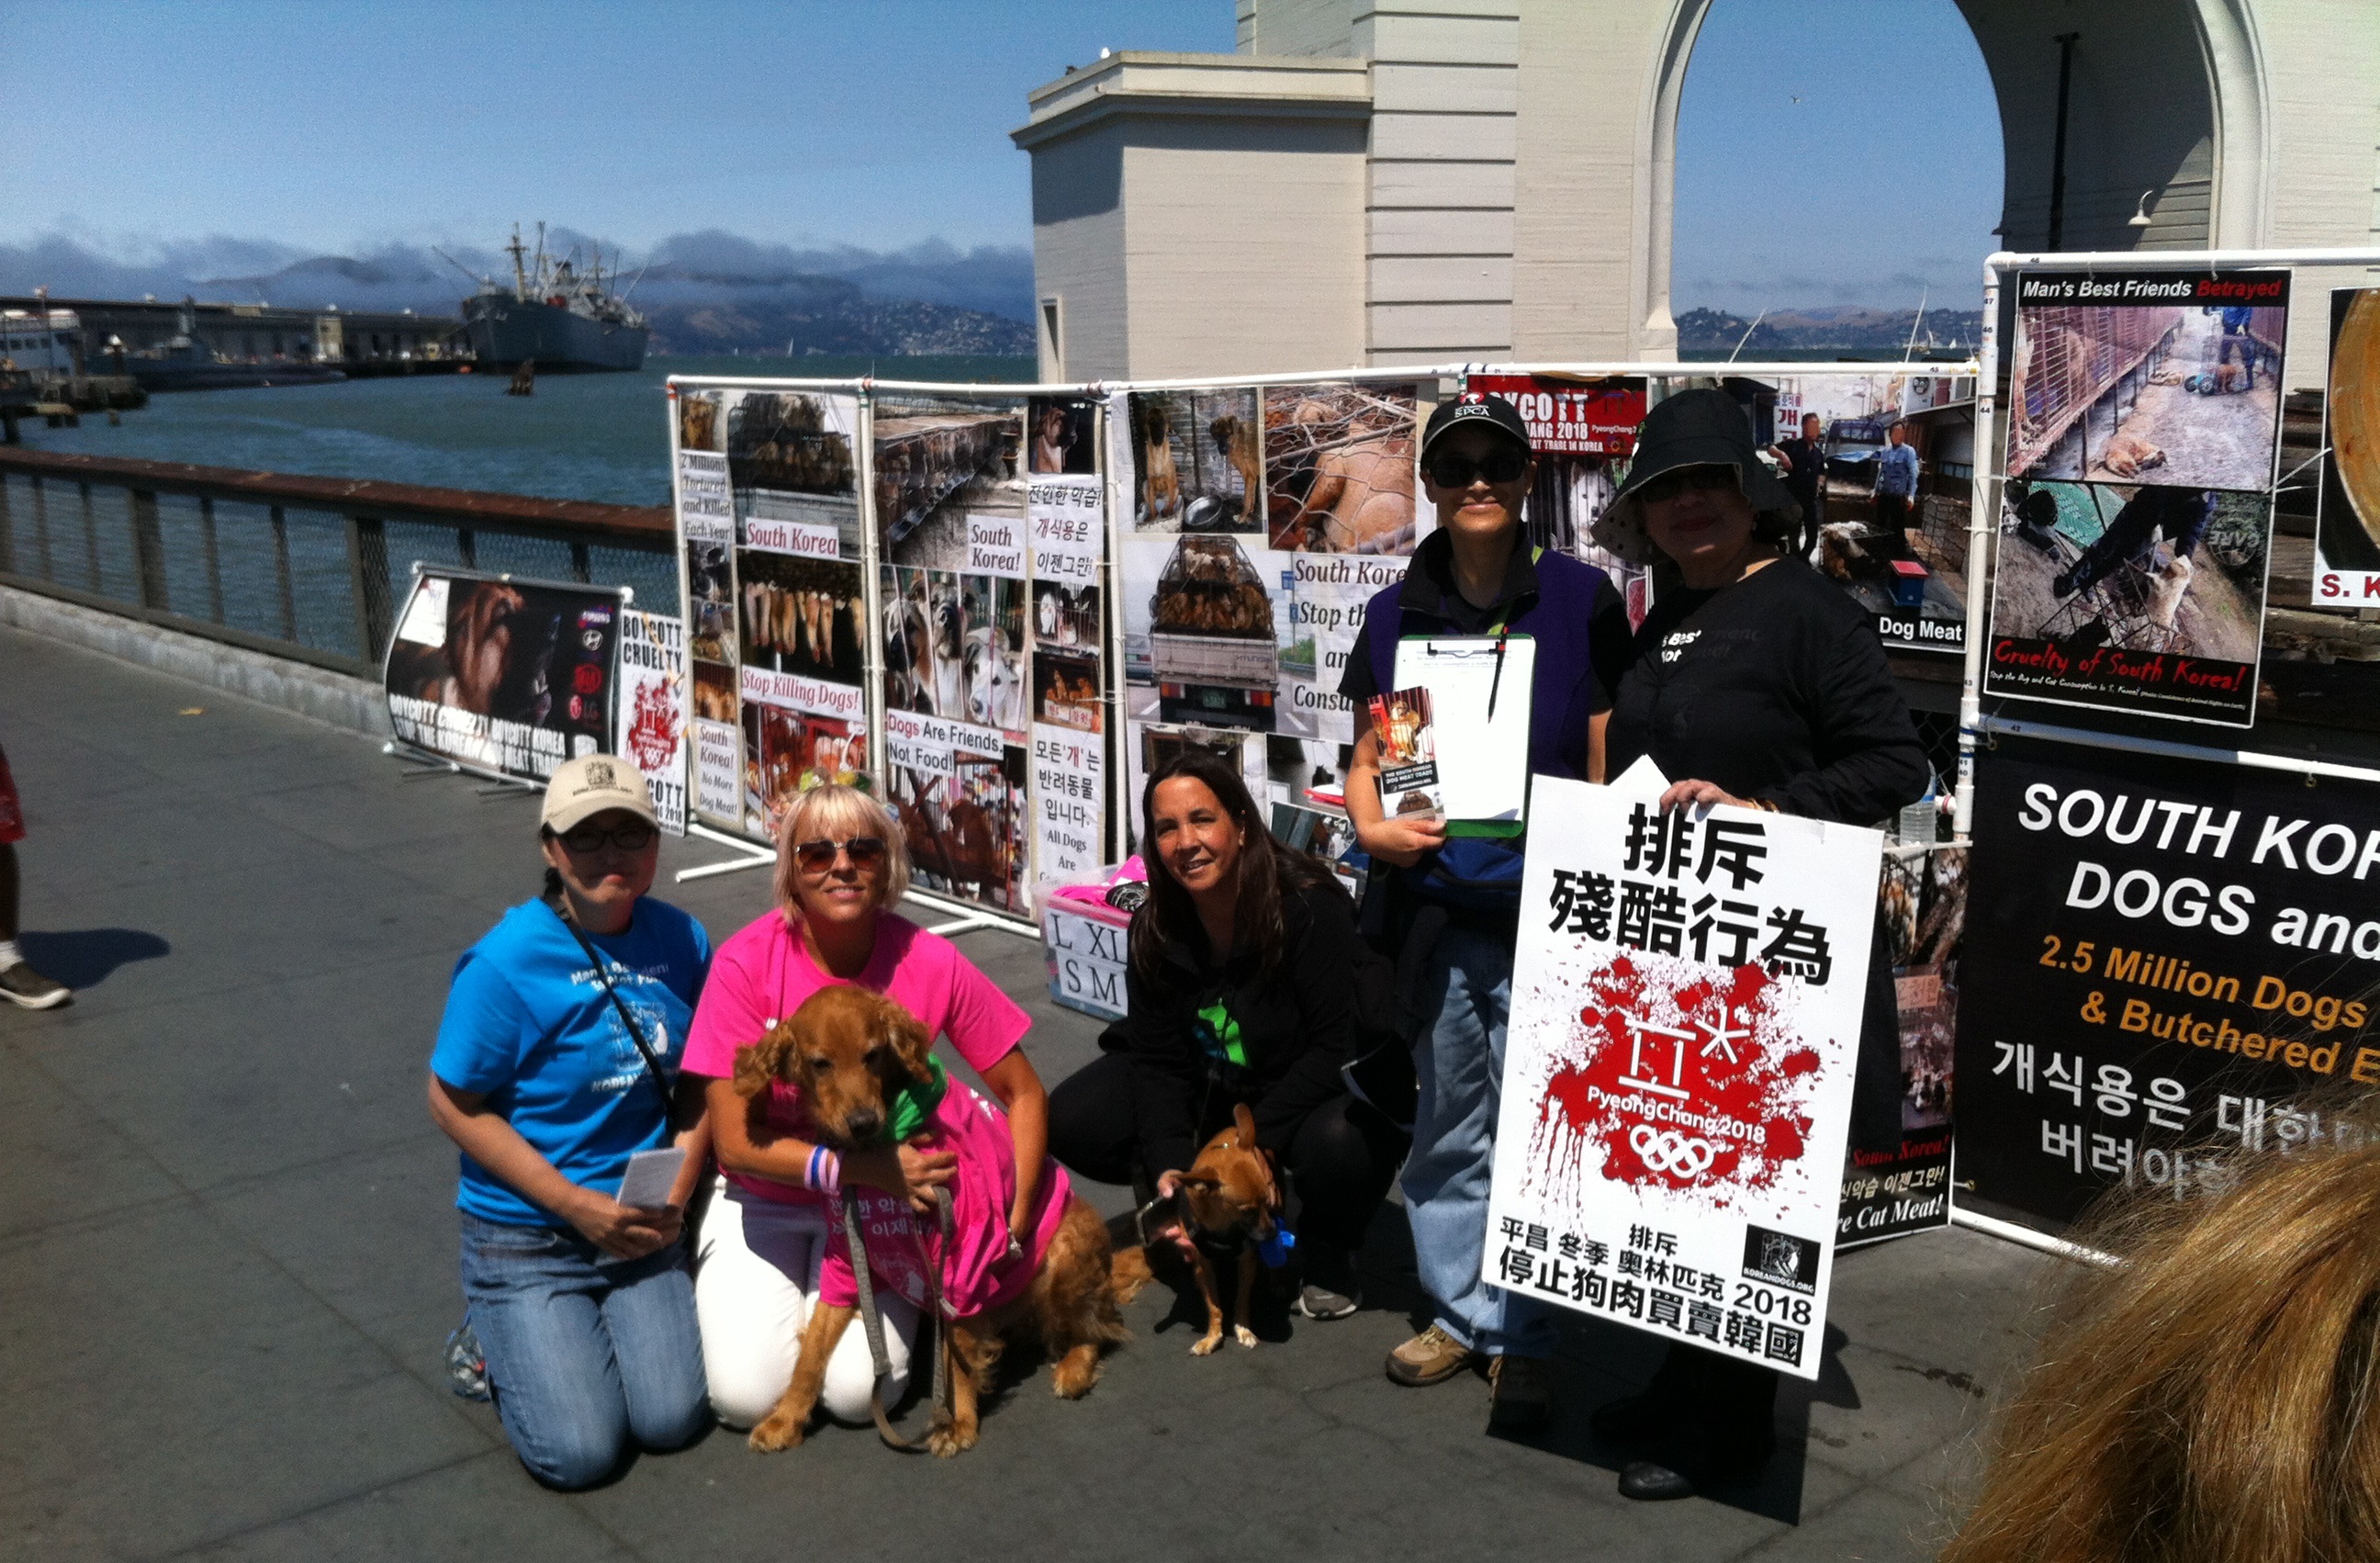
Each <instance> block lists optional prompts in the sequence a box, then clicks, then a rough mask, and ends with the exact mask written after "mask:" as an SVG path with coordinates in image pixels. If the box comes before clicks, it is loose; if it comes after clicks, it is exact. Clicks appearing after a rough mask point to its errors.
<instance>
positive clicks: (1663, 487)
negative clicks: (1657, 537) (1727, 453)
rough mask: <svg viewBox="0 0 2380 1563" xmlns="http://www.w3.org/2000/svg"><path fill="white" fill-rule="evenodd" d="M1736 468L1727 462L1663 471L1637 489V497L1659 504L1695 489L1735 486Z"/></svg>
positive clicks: (1648, 502) (1651, 503) (1647, 502)
mask: <svg viewBox="0 0 2380 1563" xmlns="http://www.w3.org/2000/svg"><path fill="white" fill-rule="evenodd" d="M1736 482H1737V479H1736V475H1735V469H1734V468H1732V467H1730V466H1727V465H1725V464H1723V463H1722V464H1710V465H1705V466H1699V467H1680V468H1676V469H1674V470H1670V471H1667V472H1664V473H1662V474H1661V475H1660V476H1659V477H1658V478H1655V479H1654V480H1653V481H1652V482H1648V483H1646V484H1645V486H1644V487H1643V488H1640V489H1638V490H1637V491H1636V497H1637V498H1638V499H1640V500H1642V501H1643V502H1644V503H1645V504H1647V505H1658V504H1660V503H1661V501H1663V500H1665V499H1675V498H1677V497H1678V495H1682V494H1686V493H1689V492H1692V491H1694V490H1706V489H1720V488H1733V487H1735V486H1736Z"/></svg>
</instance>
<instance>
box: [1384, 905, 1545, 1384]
mask: <svg viewBox="0 0 2380 1563" xmlns="http://www.w3.org/2000/svg"><path fill="white" fill-rule="evenodd" d="M1422 1001H1423V1004H1424V1006H1425V1009H1426V1012H1429V1011H1434V1012H1435V1013H1436V1015H1437V1019H1436V1020H1434V1021H1432V1022H1431V1025H1430V1029H1429V1031H1428V1032H1427V1034H1425V1035H1424V1036H1423V1037H1422V1038H1421V1042H1420V1045H1419V1047H1418V1049H1417V1050H1416V1051H1415V1056H1414V1066H1415V1074H1416V1075H1417V1076H1418V1077H1419V1081H1420V1086H1421V1096H1420V1101H1419V1102H1418V1104H1417V1105H1415V1110H1414V1144H1413V1154H1412V1155H1411V1156H1410V1157H1409V1158H1407V1160H1406V1162H1405V1170H1404V1176H1403V1179H1402V1180H1401V1185H1400V1186H1401V1187H1402V1188H1403V1190H1404V1195H1405V1220H1406V1221H1407V1222H1408V1223H1409V1224H1410V1225H1411V1226H1412V1227H1413V1240H1414V1263H1415V1266H1416V1267H1417V1268H1418V1269H1419V1271H1420V1272H1421V1284H1422V1287H1423V1288H1424V1289H1426V1290H1427V1292H1428V1293H1429V1295H1430V1296H1431V1297H1432V1298H1433V1299H1434V1300H1436V1301H1437V1303H1438V1312H1437V1322H1438V1325H1439V1328H1441V1329H1443V1330H1445V1331H1446V1333H1447V1334H1449V1335H1451V1336H1452V1337H1454V1338H1455V1339H1457V1340H1459V1341H1461V1342H1463V1344H1464V1345H1465V1346H1468V1347H1470V1348H1471V1349H1473V1350H1475V1351H1484V1352H1486V1353H1488V1355H1489V1356H1503V1355H1505V1354H1507V1353H1510V1354H1511V1355H1512V1356H1516V1357H1548V1356H1551V1355H1552V1354H1553V1349H1554V1324H1553V1317H1552V1314H1551V1313H1549V1312H1548V1305H1547V1304H1545V1303H1542V1302H1538V1301H1536V1300H1534V1299H1531V1298H1526V1297H1520V1296H1516V1295H1514V1294H1513V1293H1512V1292H1508V1291H1506V1290H1505V1289H1504V1288H1501V1287H1492V1286H1489V1285H1488V1284H1486V1283H1485V1282H1483V1281H1482V1280H1481V1279H1480V1278H1479V1273H1480V1268H1481V1263H1482V1260H1483V1259H1484V1257H1485V1254H1486V1252H1487V1247H1488V1180H1489V1174H1490V1173H1491V1171H1492V1170H1493V1167H1494V1163H1495V1157H1496V1113H1497V1107H1498V1104H1499V1102H1500V1098H1501V1095H1502V1085H1503V1079H1504V1026H1505V1021H1506V1020H1508V1019H1509V1018H1510V1015H1511V1012H1512V944H1511V942H1510V941H1509V940H1504V939H1499V938H1496V937H1494V936H1492V935H1490V934H1481V933H1476V932H1474V931H1473V930H1471V929H1468V928H1456V927H1450V928H1448V929H1446V930H1445V931H1444V932H1443V933H1442V934H1439V940H1438V946H1437V947H1436V948H1435V949H1433V950H1432V951H1431V952H1430V957H1429V961H1428V964H1427V968H1426V969H1425V971H1424V973H1423V978H1422Z"/></svg>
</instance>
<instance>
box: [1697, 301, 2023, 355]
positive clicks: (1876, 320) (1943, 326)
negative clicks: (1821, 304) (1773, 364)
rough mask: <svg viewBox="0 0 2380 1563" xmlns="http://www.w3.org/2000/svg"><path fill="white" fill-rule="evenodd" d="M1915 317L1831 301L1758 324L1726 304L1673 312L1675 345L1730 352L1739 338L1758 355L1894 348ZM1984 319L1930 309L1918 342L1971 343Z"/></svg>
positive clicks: (1903, 341) (1777, 313)
mask: <svg viewBox="0 0 2380 1563" xmlns="http://www.w3.org/2000/svg"><path fill="white" fill-rule="evenodd" d="M1916 318H1917V311H1914V310H1871V309H1864V308H1862V307H1860V306H1858V305H1833V306H1828V307H1827V308H1823V309H1808V310H1771V311H1768V312H1767V314H1766V315H1763V316H1761V317H1759V321H1760V324H1758V325H1757V326H1755V325H1753V323H1752V322H1751V321H1749V320H1746V319H1744V318H1743V316H1742V315H1733V314H1729V313H1728V312H1727V311H1724V310H1688V311H1686V312H1685V313H1684V314H1682V315H1680V316H1678V317H1677V321H1678V350H1679V351H1680V352H1682V353H1697V352H1709V351H1712V350H1714V349H1716V350H1718V351H1721V352H1732V351H1733V350H1734V349H1735V346H1736V344H1737V343H1738V342H1739V341H1741V342H1742V343H1743V356H1744V357H1745V358H1757V357H1759V356H1760V353H1761V352H1762V350H1764V349H1767V350H1769V351H1777V350H1780V349H1786V348H1792V349H1799V350H1803V351H1809V350H1813V349H1825V348H1840V349H1841V350H1842V351H1845V352H1852V351H1859V352H1867V353H1873V352H1876V351H1879V350H1883V349H1890V350H1891V351H1892V352H1894V353H1895V354H1897V353H1899V351H1900V348H1903V347H1904V346H1906V345H1907V344H1908V341H1909V328H1910V326H1911V325H1912V324H1913V323H1914V322H1915V320H1916ZM1983 320H1984V316H1983V311H1981V310H1928V311H1925V325H1924V327H1923V328H1922V329H1921V330H1920V331H1919V333H1918V339H1917V345H1918V346H1919V347H1920V348H1924V347H1925V345H1926V341H1927V339H1928V338H1929V337H1930V338H1931V339H1932V341H1933V343H1934V345H1935V346H1937V347H1949V346H1950V345H1951V344H1953V343H1956V344H1958V345H1960V346H1961V347H1967V348H1972V347H1973V346H1974V344H1975V340H1976V338H1977V337H1978V336H1981V335H1982V332H1983ZM1747 328H1749V329H1750V330H1751V333H1752V335H1751V336H1749V337H1748V338H1747V337H1746V336H1744V332H1745V330H1746V329H1747Z"/></svg>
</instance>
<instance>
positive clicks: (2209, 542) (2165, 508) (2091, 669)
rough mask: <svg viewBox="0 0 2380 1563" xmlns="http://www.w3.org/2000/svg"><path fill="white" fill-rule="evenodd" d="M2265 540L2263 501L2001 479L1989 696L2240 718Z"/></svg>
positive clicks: (2146, 487)
mask: <svg viewBox="0 0 2380 1563" xmlns="http://www.w3.org/2000/svg"><path fill="white" fill-rule="evenodd" d="M2271 539H2272V502H2271V500H2270V499H2269V497H2267V496H2266V495H2262V494H2240V493H2235V492H2230V491H2226V490H2221V489H2209V488H2184V487H2177V486H2169V485H2165V484H2145V483H2143V484H2137V485H2134V484H2119V483H2074V482H2036V481H2029V480H2024V479H2017V480H2013V481H2011V482H2009V483H2008V484H2007V485H2006V487H2005V489H2004V491H2003V493H2002V496H2001V507H2000V541H1999V553H1998V570H1997V573H1996V575H1995V579H1994V581H1993V592H1992V648H1993V649H1992V655H1991V658H1990V662H1991V667H1992V675H1991V677H1992V683H1993V686H1994V688H1995V690H1997V692H2000V693H2007V694H2038V695H2041V696H2043V697H2045V698H2063V697H2067V696H2081V695H2091V696H2097V697H2105V696H2107V695H2109V694H2111V693H2113V694H2118V695H2121V696H2122V697H2124V698H2122V699H2121V700H2120V701H2117V702H2105V701H2103V700H2101V699H2094V700H2093V701H2091V702H2090V703H2117V704H2119V705H2121V706H2123V707H2126V708H2136V709H2141V710H2144V711H2159V712H2162V713H2163V714H2173V715H2183V714H2199V713H2198V708H2200V707H2210V706H2211V707H2213V708H2219V709H2221V710H2224V711H2228V712H2229V713H2230V714H2233V715H2234V716H2237V717H2240V718H2242V719H2244V718H2245V717H2246V716H2248V715H2250V714H2253V702H2254V698H2255V680H2254V677H2253V668H2254V665H2255V663H2256V661H2257V655H2258V650H2259V645H2260V642H2261V640H2262V636H2263V629H2264V619H2265V564H2266V559H2267V556H2268V555H2269V553H2270V549H2271ZM2110 679H2112V680H2113V681H2112V682H2108V681H2107V680H2110Z"/></svg>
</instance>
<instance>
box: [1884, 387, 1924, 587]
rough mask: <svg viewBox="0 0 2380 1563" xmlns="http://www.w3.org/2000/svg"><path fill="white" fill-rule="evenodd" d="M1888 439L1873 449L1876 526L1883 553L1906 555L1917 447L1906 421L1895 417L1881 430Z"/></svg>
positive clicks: (1914, 497)
mask: <svg viewBox="0 0 2380 1563" xmlns="http://www.w3.org/2000/svg"><path fill="white" fill-rule="evenodd" d="M1884 437H1885V439H1886V440H1887V441H1888V442H1889V443H1888V444H1887V445H1886V446H1885V447H1884V448H1883V449H1882V450H1880V451H1877V452H1876V531H1880V532H1882V533H1883V534H1884V551H1885V554H1886V555H1887V556H1888V557H1891V558H1896V559H1905V558H1907V557H1908V556H1909V516H1910V511H1911V510H1912V509H1913V508H1914V507H1915V506H1916V504H1917V449H1916V447H1915V446H1912V445H1910V444H1909V443H1908V442H1909V425H1908V424H1906V423H1904V422H1902V421H1900V419H1898V418H1896V419H1894V420H1893V421H1892V427H1890V428H1889V429H1887V430H1886V431H1885V432H1884Z"/></svg>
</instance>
